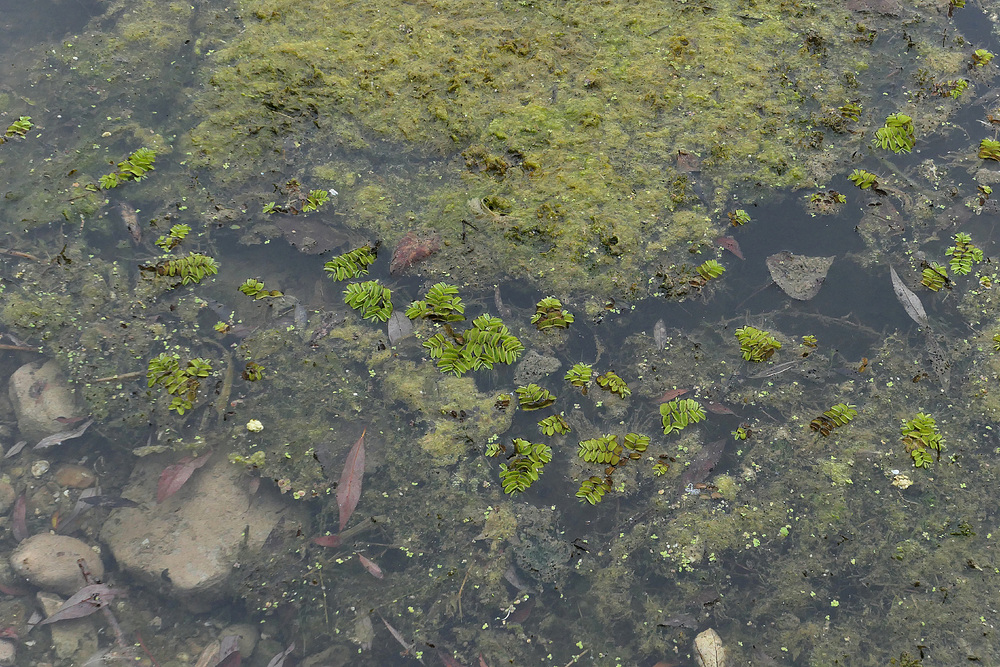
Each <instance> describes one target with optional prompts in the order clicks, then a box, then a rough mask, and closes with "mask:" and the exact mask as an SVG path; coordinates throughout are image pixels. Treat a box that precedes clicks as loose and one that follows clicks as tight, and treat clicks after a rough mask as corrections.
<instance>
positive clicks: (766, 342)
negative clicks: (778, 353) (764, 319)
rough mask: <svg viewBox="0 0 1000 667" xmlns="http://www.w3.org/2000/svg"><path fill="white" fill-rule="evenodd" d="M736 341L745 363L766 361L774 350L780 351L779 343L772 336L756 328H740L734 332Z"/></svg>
mask: <svg viewBox="0 0 1000 667" xmlns="http://www.w3.org/2000/svg"><path fill="white" fill-rule="evenodd" d="M736 340H738V341H739V342H740V352H741V353H742V354H743V358H744V359H746V360H747V361H754V362H760V361H766V360H767V359H770V358H771V355H772V354H774V351H775V350H779V349H781V343H779V342H778V341H777V340H775V339H774V336H772V335H771V334H770V333H768V332H767V331H764V330H762V329H757V328H756V327H751V326H745V327H740V328H739V329H737V330H736Z"/></svg>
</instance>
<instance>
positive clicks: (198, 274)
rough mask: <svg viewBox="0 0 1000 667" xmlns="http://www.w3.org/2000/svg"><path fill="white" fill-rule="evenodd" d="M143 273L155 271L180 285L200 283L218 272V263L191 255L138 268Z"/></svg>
mask: <svg viewBox="0 0 1000 667" xmlns="http://www.w3.org/2000/svg"><path fill="white" fill-rule="evenodd" d="M139 268H140V269H143V270H145V271H155V272H156V273H157V274H158V275H161V276H170V277H172V278H180V279H181V284H182V285H187V284H189V283H200V282H201V281H202V279H203V278H205V277H207V276H214V275H215V274H217V273H218V272H219V263H218V262H216V261H215V260H214V259H213V258H211V257H209V256H208V255H202V254H201V253H191V254H190V255H186V256H184V257H175V258H166V259H164V260H162V261H160V262H158V263H156V264H153V265H146V266H140V267H139Z"/></svg>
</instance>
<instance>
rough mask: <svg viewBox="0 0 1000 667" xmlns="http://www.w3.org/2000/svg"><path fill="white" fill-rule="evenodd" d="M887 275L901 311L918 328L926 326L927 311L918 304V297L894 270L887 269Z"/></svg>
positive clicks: (922, 305)
mask: <svg viewBox="0 0 1000 667" xmlns="http://www.w3.org/2000/svg"><path fill="white" fill-rule="evenodd" d="M889 275H890V276H891V277H892V291H893V292H895V293H896V298H897V299H899V303H900V304H902V306H903V310H905V311H906V314H907V315H909V316H910V318H911V319H912V320H913V321H914V322H916V323H917V324H919V325H920V326H927V311H925V310H924V304H922V303H921V302H920V297H918V296H917V295H916V294H914V293H913V291H912V290H911V289H910V288H909V287H907V286H906V285H905V284H903V281H902V280H901V279H900V277H899V274H898V273H896V269H894V268H892V267H891V266H890V267H889Z"/></svg>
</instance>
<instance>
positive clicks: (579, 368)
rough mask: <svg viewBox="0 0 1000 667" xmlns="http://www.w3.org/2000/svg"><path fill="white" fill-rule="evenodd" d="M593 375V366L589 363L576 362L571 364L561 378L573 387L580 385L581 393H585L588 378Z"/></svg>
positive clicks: (588, 382)
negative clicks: (571, 366)
mask: <svg viewBox="0 0 1000 667" xmlns="http://www.w3.org/2000/svg"><path fill="white" fill-rule="evenodd" d="M593 375H594V368H593V366H591V365H590V364H584V363H577V364H574V365H573V368H571V369H569V370H568V371H567V372H566V376H565V377H564V378H563V379H564V380H566V382H569V383H570V384H571V385H573V386H574V387H580V388H581V389H582V390H583V393H584V394H586V393H587V385H589V384H590V378H591V377H593Z"/></svg>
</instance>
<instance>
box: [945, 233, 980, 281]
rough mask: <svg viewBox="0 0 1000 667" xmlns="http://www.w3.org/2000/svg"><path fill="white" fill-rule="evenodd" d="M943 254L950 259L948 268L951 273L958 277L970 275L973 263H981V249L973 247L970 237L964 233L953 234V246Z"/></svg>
mask: <svg viewBox="0 0 1000 667" xmlns="http://www.w3.org/2000/svg"><path fill="white" fill-rule="evenodd" d="M944 254H946V255H948V256H950V257H951V259H950V260H948V266H950V267H951V270H952V272H953V273H956V274H958V275H960V276H964V275H968V274H969V273H971V272H972V265H973V263H976V264H979V263H980V262H982V261H983V251H982V249H980V248H978V247H976V246H975V245H973V244H972V237H971V236H970V235H968V234H966V233H965V232H959V233H957V234H955V245H953V246H951V247H950V248H948V249H947V250H945V251H944Z"/></svg>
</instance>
